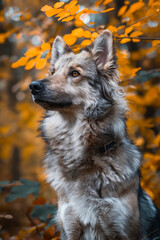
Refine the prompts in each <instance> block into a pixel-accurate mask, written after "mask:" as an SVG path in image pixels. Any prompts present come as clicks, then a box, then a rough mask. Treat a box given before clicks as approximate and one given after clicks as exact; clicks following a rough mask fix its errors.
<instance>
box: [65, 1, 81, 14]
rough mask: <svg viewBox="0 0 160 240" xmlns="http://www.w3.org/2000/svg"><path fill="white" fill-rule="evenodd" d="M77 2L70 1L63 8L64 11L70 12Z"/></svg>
mask: <svg viewBox="0 0 160 240" xmlns="http://www.w3.org/2000/svg"><path fill="white" fill-rule="evenodd" d="M77 2H78V1H76V0H73V1H71V2H70V3H68V4H66V5H65V6H64V9H65V10H67V11H68V10H70V8H72V7H74V6H75V5H76V4H77Z"/></svg>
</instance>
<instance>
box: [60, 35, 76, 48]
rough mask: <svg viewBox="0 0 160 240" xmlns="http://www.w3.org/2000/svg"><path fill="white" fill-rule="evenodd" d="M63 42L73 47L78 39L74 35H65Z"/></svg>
mask: <svg viewBox="0 0 160 240" xmlns="http://www.w3.org/2000/svg"><path fill="white" fill-rule="evenodd" d="M63 40H64V41H65V43H66V44H67V45H69V46H71V45H73V44H74V43H75V42H76V40H77V37H75V36H73V35H72V34H66V35H64V37H63Z"/></svg>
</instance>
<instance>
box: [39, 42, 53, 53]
mask: <svg viewBox="0 0 160 240" xmlns="http://www.w3.org/2000/svg"><path fill="white" fill-rule="evenodd" d="M41 49H42V51H43V52H44V51H46V50H50V49H51V45H50V44H49V43H45V42H43V43H42V45H41Z"/></svg>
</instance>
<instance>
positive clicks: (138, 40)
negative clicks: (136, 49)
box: [132, 39, 141, 42]
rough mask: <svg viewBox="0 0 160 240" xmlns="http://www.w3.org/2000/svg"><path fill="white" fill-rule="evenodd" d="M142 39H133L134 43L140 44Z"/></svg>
mask: <svg viewBox="0 0 160 240" xmlns="http://www.w3.org/2000/svg"><path fill="white" fill-rule="evenodd" d="M140 41H141V40H140V39H132V42H140Z"/></svg>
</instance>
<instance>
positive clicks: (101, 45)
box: [92, 30, 113, 69]
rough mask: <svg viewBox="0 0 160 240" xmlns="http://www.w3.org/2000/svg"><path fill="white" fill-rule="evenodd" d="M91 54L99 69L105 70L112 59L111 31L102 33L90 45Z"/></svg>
mask: <svg viewBox="0 0 160 240" xmlns="http://www.w3.org/2000/svg"><path fill="white" fill-rule="evenodd" d="M92 53H93V56H94V58H95V61H96V63H97V66H98V68H99V69H107V68H108V67H109V61H110V60H111V59H112V57H113V36H112V33H111V31H109V30H105V31H103V32H102V33H101V34H100V35H99V36H98V37H97V38H96V39H95V41H94V42H93V44H92Z"/></svg>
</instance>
